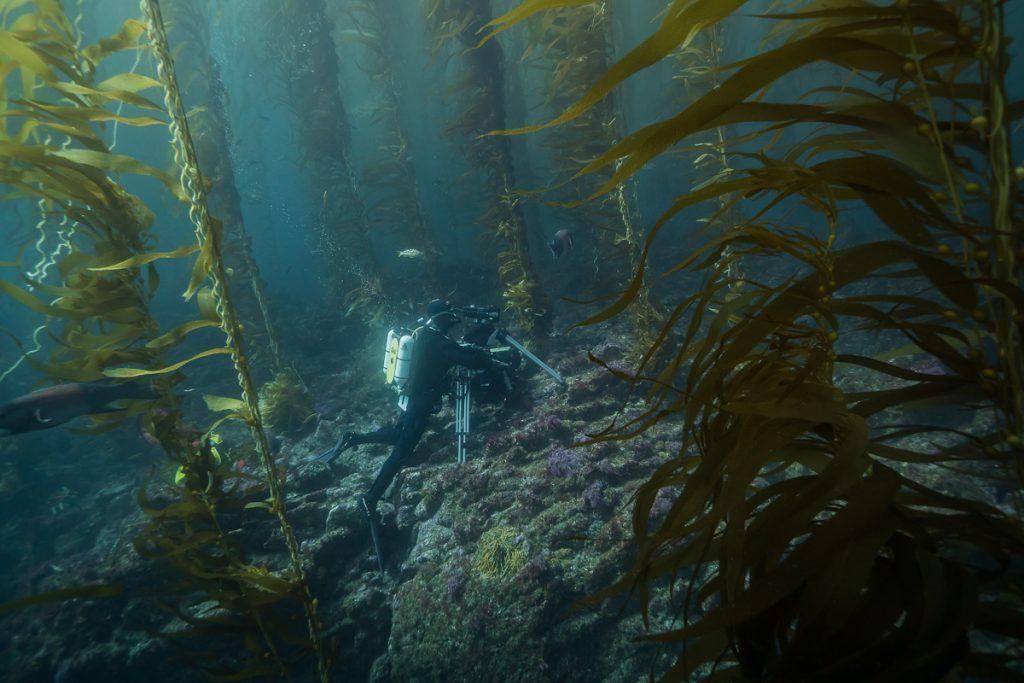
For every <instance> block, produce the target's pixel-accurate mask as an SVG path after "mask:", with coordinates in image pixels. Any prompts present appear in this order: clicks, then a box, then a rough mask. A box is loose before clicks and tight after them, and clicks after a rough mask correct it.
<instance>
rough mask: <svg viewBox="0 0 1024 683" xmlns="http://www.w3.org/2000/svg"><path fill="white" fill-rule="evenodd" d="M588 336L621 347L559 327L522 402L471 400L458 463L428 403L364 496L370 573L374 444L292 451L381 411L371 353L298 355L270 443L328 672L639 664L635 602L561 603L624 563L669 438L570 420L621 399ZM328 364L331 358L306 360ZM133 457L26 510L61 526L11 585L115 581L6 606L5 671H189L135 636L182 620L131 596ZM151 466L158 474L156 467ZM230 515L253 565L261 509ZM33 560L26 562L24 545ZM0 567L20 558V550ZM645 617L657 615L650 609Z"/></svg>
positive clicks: (236, 439)
mask: <svg viewBox="0 0 1024 683" xmlns="http://www.w3.org/2000/svg"><path fill="white" fill-rule="evenodd" d="M601 345H604V347H605V348H606V349H608V350H609V351H611V353H612V354H613V355H614V354H615V351H614V349H622V348H626V346H627V345H626V343H625V342H624V341H621V340H620V338H619V337H618V336H617V335H616V333H615V331H614V330H611V329H605V330H603V331H599V332H588V333H587V335H586V336H585V335H583V334H580V333H576V334H575V335H574V336H572V337H569V338H567V339H566V341H565V343H563V344H561V345H560V348H559V349H558V350H557V351H556V352H555V353H554V354H553V355H552V356H551V357H550V358H549V360H550V361H551V362H552V364H553V365H554V366H555V367H558V368H560V369H561V370H562V371H564V372H565V373H566V374H567V376H568V379H569V387H568V389H567V390H563V389H561V388H559V387H558V386H557V385H555V384H554V383H553V382H551V381H550V380H549V379H548V378H547V377H546V376H544V375H542V374H540V373H535V372H532V371H528V372H527V377H528V380H527V381H526V382H525V389H524V396H523V397H522V399H521V400H518V401H516V402H514V403H513V404H510V405H509V406H507V407H504V408H497V409H495V408H485V407H476V408H474V417H473V427H474V429H473V434H472V435H471V438H470V444H469V447H470V461H469V462H468V463H467V464H465V465H463V466H459V465H457V464H456V462H455V451H454V440H453V438H452V432H453V415H452V411H451V408H450V406H446V407H445V408H444V409H443V410H442V411H441V413H440V414H438V415H437V416H435V417H434V419H433V423H432V429H431V431H429V432H428V433H427V435H426V437H425V438H424V439H423V441H422V442H421V445H420V446H419V448H418V449H417V451H416V453H415V454H414V456H413V460H414V463H413V465H412V466H411V467H409V468H407V469H405V470H403V471H402V472H401V473H400V474H399V476H398V478H397V481H396V486H393V487H392V488H391V489H390V490H389V491H388V493H387V495H386V496H385V498H384V500H383V501H382V502H381V505H380V511H381V516H382V536H383V542H384V546H385V554H386V557H385V561H386V565H387V573H386V574H385V575H384V576H381V575H380V574H379V573H378V572H377V571H376V561H375V559H374V558H373V557H372V555H371V553H370V539H369V533H368V529H367V527H366V524H365V521H364V520H363V518H362V515H361V513H360V511H359V509H358V507H357V500H358V497H359V496H360V495H362V494H363V493H364V492H365V491H366V490H367V489H368V488H369V486H370V483H371V482H372V481H373V478H374V477H375V475H376V472H377V470H378V468H379V467H380V465H381V463H382V462H383V460H384V459H385V458H386V457H387V455H388V451H389V449H388V447H386V446H371V445H367V446H363V447H361V448H360V449H358V450H352V451H348V452H346V453H345V454H343V455H342V456H341V457H340V458H339V459H338V460H337V461H336V462H335V463H334V464H333V465H331V466H330V467H327V466H324V465H320V464H315V465H309V461H310V460H311V458H312V457H313V456H315V455H316V454H317V453H319V452H322V451H323V450H324V449H326V448H329V447H330V446H332V445H333V444H334V443H335V442H336V441H337V440H338V438H339V437H340V436H341V434H342V432H344V431H345V430H347V429H355V430H358V431H370V430H372V429H374V428H376V427H379V426H381V425H384V424H389V423H390V422H391V421H392V420H393V419H394V418H395V417H396V415H397V411H396V408H395V406H394V400H395V396H394V394H393V393H392V392H391V391H390V390H389V389H387V388H386V387H384V386H383V384H382V383H381V382H380V381H379V369H378V367H377V366H378V362H379V359H378V358H377V357H376V355H377V354H376V351H377V349H375V348H374V349H368V350H367V354H366V357H365V358H363V359H361V360H359V361H357V362H355V363H353V361H352V360H351V358H344V359H343V358H341V357H340V356H338V357H332V356H330V355H328V354H321V355H320V356H318V357H316V359H315V364H316V368H315V369H316V370H318V372H313V371H312V369H311V368H310V369H304V368H302V367H301V366H300V367H299V371H300V372H301V373H302V374H303V376H304V377H305V378H306V380H307V382H309V383H310V384H309V389H310V401H311V405H312V406H314V407H315V408H316V414H315V415H314V416H313V417H312V418H311V420H310V424H309V428H308V429H307V430H306V431H305V432H304V433H301V434H298V435H294V434H292V435H289V434H286V433H281V434H280V437H279V438H277V439H275V440H274V443H275V457H276V458H277V460H278V464H279V466H280V467H281V468H283V470H284V471H285V472H286V477H287V479H286V485H285V489H286V495H287V503H288V513H289V518H290V519H291V521H292V523H293V525H294V527H295V532H296V536H297V538H298V540H299V542H300V546H301V548H300V549H301V555H302V561H303V565H304V567H305V569H306V572H307V576H308V579H309V581H310V588H311V591H312V592H313V594H314V595H316V596H317V598H318V600H319V614H320V618H321V620H322V621H323V624H324V636H325V639H326V640H327V641H328V642H329V643H332V644H334V646H336V647H337V651H336V652H337V654H336V657H335V664H334V669H333V671H332V679H333V680H353V681H355V680H368V679H372V680H379V681H385V680H388V681H390V680H423V681H428V680H492V679H493V676H494V673H495V672H501V675H502V677H503V678H507V679H509V680H522V681H554V680H569V679H575V678H578V676H579V672H580V671H587V672H588V673H587V677H588V678H592V679H595V680H639V679H642V678H644V677H645V676H646V672H647V671H648V669H649V667H650V665H651V661H650V659H649V658H647V657H646V655H645V656H644V657H642V658H637V656H636V655H637V652H638V650H637V648H636V646H635V645H634V644H633V642H632V638H633V637H634V636H636V635H639V634H640V633H641V632H642V622H641V620H640V617H639V615H638V614H637V612H636V611H635V610H627V611H626V612H624V613H623V614H622V615H621V616H619V609H618V606H614V607H611V608H608V609H604V610H601V611H594V610H582V611H574V610H573V609H572V607H573V605H574V603H575V602H576V601H577V600H579V599H581V598H583V597H585V596H587V595H589V594H590V593H592V592H594V591H595V590H597V589H599V588H602V587H604V586H606V585H607V584H608V583H609V582H611V581H613V580H614V579H615V578H616V577H617V576H618V574H619V572H621V571H622V570H623V569H624V568H626V567H627V566H628V563H629V561H630V559H631V558H632V550H631V546H630V540H629V538H630V515H631V510H630V509H629V507H628V505H627V503H628V501H629V499H630V496H631V495H632V493H633V492H634V491H635V489H636V487H637V486H638V485H639V484H640V483H641V482H642V481H643V480H644V479H645V477H646V475H647V474H649V473H650V472H651V471H653V468H655V467H657V465H658V464H660V462H663V460H664V457H665V454H666V452H668V451H670V450H671V448H672V446H670V445H669V442H670V441H672V440H675V441H677V442H678V439H679V435H678V434H672V433H671V432H670V430H668V428H662V427H659V428H657V429H656V430H654V431H652V432H650V433H649V434H647V435H645V437H644V439H643V440H642V441H637V442H627V443H623V444H619V443H600V442H598V443H595V442H594V441H593V440H592V439H591V438H590V437H589V436H587V435H588V434H590V433H594V432H596V431H598V430H600V428H601V427H602V426H603V425H604V424H605V422H606V421H607V420H608V419H610V418H611V416H612V415H613V414H614V413H615V411H617V410H618V409H619V407H620V406H621V405H622V400H623V397H624V392H623V391H622V389H621V387H619V386H617V384H616V383H615V382H614V381H611V380H609V379H608V378H609V377H610V373H609V372H608V371H607V370H605V369H603V368H600V367H597V366H595V365H593V364H589V363H586V362H585V361H582V362H581V361H580V358H581V357H582V358H584V359H585V357H586V352H587V350H588V349H589V348H592V347H594V346H601ZM332 366H336V367H338V368H344V369H343V370H339V374H330V373H323V372H322V370H323V369H324V368H330V367H332ZM342 375H344V376H342ZM314 378H315V379H314ZM612 379H614V378H612ZM227 393H228V390H227V389H225V390H224V394H225V395H227ZM339 394H342V395H343V396H342V398H343V400H339ZM221 431H222V433H223V435H224V438H225V443H224V444H223V450H224V451H225V452H231V453H232V459H233V462H234V463H235V464H234V465H233V466H237V467H238V468H239V469H240V470H241V471H243V472H245V473H249V474H253V475H256V476H259V475H260V467H259V464H258V461H257V460H256V459H255V458H252V457H251V455H249V456H248V457H246V456H245V449H246V448H247V445H246V444H247V442H246V437H245V433H244V428H242V427H241V426H238V427H237V428H232V427H225V428H224V429H222V430H221ZM236 451H237V452H236ZM235 458H237V459H235ZM142 469H143V468H142V467H141V466H140V467H139V468H138V469H137V470H132V471H130V472H126V471H122V472H120V475H121V476H120V478H118V477H117V476H115V477H113V478H111V479H110V480H108V481H106V482H104V483H103V485H101V486H96V487H95V488H94V489H89V490H88V491H79V490H78V489H77V488H75V489H74V490H72V492H71V493H70V494H57V495H56V496H55V498H54V502H53V507H54V509H55V510H56V511H54V512H51V511H50V510H49V509H43V508H41V509H39V511H38V512H36V513H35V514H36V515H38V516H41V518H42V522H41V524H40V528H41V530H42V533H43V534H44V535H45V534H47V533H48V531H47V530H51V529H58V528H60V529H63V531H62V532H61V533H55V534H50V535H51V536H52V537H53V538H54V539H55V540H56V541H57V542H55V543H52V547H51V549H50V552H49V554H48V556H49V557H51V558H55V559H53V560H51V561H50V562H49V563H44V564H40V566H38V567H37V568H36V569H35V573H34V574H32V576H33V577H34V578H33V579H32V582H33V583H32V586H31V587H29V586H27V585H26V586H23V587H22V588H21V589H20V590H19V594H27V593H29V592H33V591H34V590H45V589H49V588H54V587H59V586H62V585H68V584H70V583H72V581H71V580H70V577H71V576H74V577H75V578H76V579H81V578H83V577H84V578H96V579H102V580H111V581H120V582H122V583H125V585H126V595H125V597H123V598H118V599H114V600H107V601H93V602H70V603H65V604H63V605H60V606H50V607H45V608H41V609H45V610H51V611H52V613H53V614H54V615H56V617H57V618H55V619H48V620H47V621H46V622H45V626H44V625H43V624H42V623H41V622H38V621H37V619H38V613H36V614H30V613H29V612H25V613H22V615H15V617H10V618H8V619H7V620H6V621H5V624H4V625H5V631H9V632H10V633H17V636H16V638H12V637H11V636H7V637H5V644H6V645H7V650H6V654H4V655H3V657H4V660H3V662H2V663H3V664H4V665H5V667H4V668H5V669H6V670H8V671H10V672H13V673H12V674H11V675H10V676H9V678H10V679H11V680H15V681H29V680H37V678H34V677H36V676H37V673H38V672H39V671H43V672H44V677H45V678H46V679H47V680H64V681H81V680H93V679H92V678H90V676H94V674H95V673H96V672H98V671H107V672H124V675H126V676H129V678H131V677H132V676H135V674H134V673H133V672H136V673H138V676H135V677H136V678H140V679H141V678H143V677H145V678H148V679H150V680H160V681H165V680H166V681H175V680H195V677H196V672H195V671H192V670H189V669H187V668H180V667H179V668H175V667H174V666H172V665H171V664H169V663H168V662H170V661H171V657H170V655H169V653H168V650H167V648H168V644H167V643H166V642H165V641H163V640H161V639H153V638H152V637H151V636H150V635H149V634H151V633H154V632H157V631H161V630H164V631H181V630H183V629H185V625H184V624H183V623H181V622H177V621H176V620H175V619H173V618H171V617H169V616H168V615H166V614H165V613H163V612H161V611H160V610H158V609H156V607H155V606H154V604H153V602H152V601H151V600H148V599H145V598H144V597H143V596H144V595H145V590H144V588H146V589H148V588H150V587H152V585H153V581H154V578H153V577H154V576H156V575H158V574H155V572H157V571H158V569H157V566H156V565H154V564H152V563H149V562H146V561H143V560H141V559H140V558H139V557H138V556H137V555H135V554H134V553H133V552H131V550H130V539H131V537H132V536H133V534H134V533H135V531H136V530H137V529H138V528H139V526H140V525H141V524H142V523H143V518H142V515H141V514H140V513H139V512H138V508H137V503H136V500H135V494H136V491H137V487H138V484H139V482H140V481H141V480H142V477H143V476H144V473H143V472H142V471H141V470H142ZM145 469H147V470H148V465H147V466H146V468H145ZM158 469H159V468H158ZM158 476H159V477H164V479H162V480H160V481H167V480H169V478H170V477H172V476H173V472H163V471H162V470H161V471H160V473H159V474H158ZM160 481H157V482H155V483H157V484H159V483H160ZM157 488H159V487H158V486H157ZM154 495H157V494H156V493H154ZM62 505H63V506H64V509H63V510H57V508H58V507H60V506H62ZM244 514H245V517H244V520H243V521H244V525H243V529H244V532H242V533H241V534H240V535H237V537H236V540H237V541H238V542H239V543H241V544H242V545H243V546H244V547H245V548H246V550H247V552H248V553H250V557H251V559H252V561H253V562H255V563H259V564H265V565H268V566H271V567H282V566H284V562H283V558H284V554H283V543H282V540H281V538H280V534H279V532H278V530H277V526H276V521H275V520H274V518H273V516H272V515H267V514H266V512H265V511H263V510H251V511H246V512H245V513H244ZM3 528H4V530H5V531H4V534H5V535H4V538H5V539H6V540H9V539H10V538H13V537H14V534H16V533H18V532H17V527H16V526H14V525H11V524H10V522H9V521H8V523H6V524H5V526H4V527H3ZM32 557H34V558H36V562H37V564H39V563H40V562H41V559H40V558H41V555H40V553H39V552H36V553H35V554H34V555H32ZM56 558H59V559H56ZM11 565H12V566H13V567H16V568H18V569H19V571H21V572H23V573H24V574H26V575H27V574H30V572H28V571H27V570H26V568H25V564H24V563H22V562H19V561H12V563H11ZM51 565H53V566H56V565H60V569H61V572H60V573H58V572H56V570H55V569H53V568H52V567H51ZM63 572H68V578H67V579H65V578H64V576H63V575H62V574H63ZM159 576H162V577H164V578H161V579H160V580H161V581H171V580H173V578H174V577H173V575H171V574H162V573H161V574H159ZM158 585H159V584H158ZM654 619H655V623H658V621H657V620H658V619H659V617H658V613H657V611H656V612H655V613H654ZM666 623H667V622H666ZM8 624H11V625H14V626H15V627H16V629H13V630H9V629H7V625H8ZM141 672H153V673H146V674H144V673H141ZM295 673H296V677H297V679H299V680H305V679H306V678H307V677H308V676H310V675H311V674H312V672H311V671H310V670H306V669H303V668H302V665H299V670H297V671H296V672H295Z"/></svg>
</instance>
